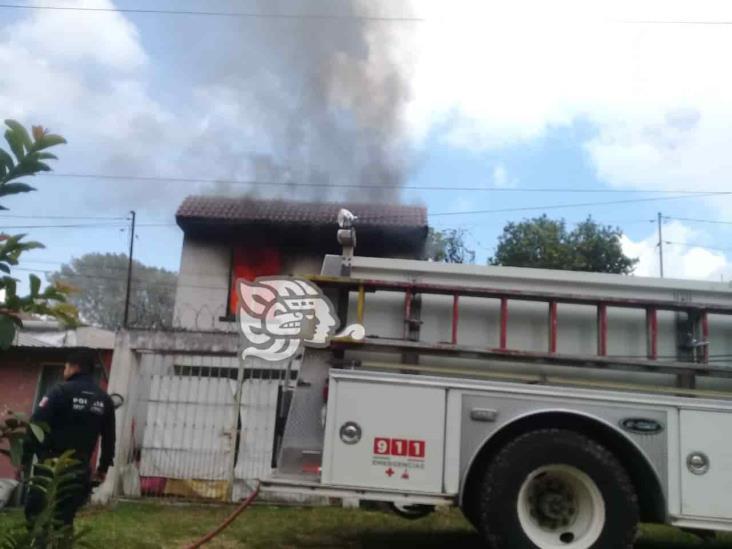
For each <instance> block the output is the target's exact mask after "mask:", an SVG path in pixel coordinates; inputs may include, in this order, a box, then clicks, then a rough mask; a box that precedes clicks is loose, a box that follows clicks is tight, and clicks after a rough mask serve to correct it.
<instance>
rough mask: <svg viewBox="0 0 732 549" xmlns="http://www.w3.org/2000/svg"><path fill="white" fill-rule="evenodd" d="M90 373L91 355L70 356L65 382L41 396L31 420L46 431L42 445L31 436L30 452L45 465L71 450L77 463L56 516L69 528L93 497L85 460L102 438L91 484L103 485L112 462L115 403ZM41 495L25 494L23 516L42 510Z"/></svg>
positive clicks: (66, 367)
mask: <svg viewBox="0 0 732 549" xmlns="http://www.w3.org/2000/svg"><path fill="white" fill-rule="evenodd" d="M93 371H94V355H93V354H92V353H91V352H87V351H78V352H74V353H72V354H71V355H70V356H69V357H68V359H67V361H66V364H65V366H64V372H63V377H64V383H60V384H59V385H56V386H55V387H54V388H53V389H51V391H50V392H49V393H48V394H47V395H46V396H44V397H43V399H42V400H41V402H40V403H39V404H38V408H37V409H36V411H35V412H34V414H33V416H32V418H31V421H33V422H37V423H45V424H46V425H47V426H48V428H49V431H48V432H47V433H46V436H45V437H44V440H43V442H41V443H39V442H38V441H37V440H36V439H35V437H33V436H31V437H30V438H29V440H28V444H29V448H28V450H30V453H35V454H36V455H37V456H38V459H39V461H43V460H44V459H48V458H54V457H58V456H60V455H61V454H63V453H64V452H66V451H68V450H73V451H74V453H73V455H72V458H74V459H76V460H78V461H79V462H80V464H79V465H78V466H77V467H76V468H75V469H74V473H75V476H76V479H75V481H76V489H75V490H74V492H73V494H72V495H71V496H70V497H69V498H67V499H64V500H62V501H60V502H58V507H57V518H58V519H60V520H61V521H63V523H64V524H69V525H71V524H73V521H74V516H75V515H76V512H77V511H78V510H79V508H80V507H81V506H82V505H83V504H84V503H85V502H86V500H87V499H88V497H89V495H90V493H91V487H92V479H91V474H90V468H89V467H90V464H89V462H90V460H91V456H92V453H93V452H94V448H95V447H96V444H97V439H98V438H99V436H100V435H101V437H102V444H101V455H100V458H99V467H98V468H97V470H96V474H95V479H94V480H96V481H98V482H102V481H104V478H105V477H106V474H107V469H108V468H109V466H110V465H112V464H113V459H114V443H115V438H114V437H115V432H114V429H115V428H114V405H113V403H112V399H111V398H110V397H109V395H108V394H107V393H105V392H104V391H103V390H102V389H101V388H100V387H99V386H98V385H97V384H96V383H95V382H94V379H93V378H92V373H93ZM41 474H42V473H41ZM44 497H45V495H44V493H43V492H42V491H40V490H37V489H33V488H31V489H30V490H29V492H28V498H27V500H26V506H25V513H26V517H27V518H32V517H34V516H36V515H37V514H38V513H40V512H41V511H42V510H43V509H44V507H45V500H44Z"/></svg>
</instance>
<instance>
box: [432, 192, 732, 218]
mask: <svg viewBox="0 0 732 549" xmlns="http://www.w3.org/2000/svg"><path fill="white" fill-rule="evenodd" d="M718 195H732V191H730V192H714V193H699V194H697V195H694V196H689V195H687V194H684V195H676V196H658V197H652V198H630V199H627V200H606V201H604V202H579V203H574V204H553V205H550V206H523V207H518V208H499V209H494V210H471V211H458V212H439V213H430V214H429V215H430V216H431V217H434V216H445V215H468V214H490V213H508V212H525V211H536V210H552V209H558V208H580V207H587V206H611V205H614V204H636V203H640V202H656V201H660V200H678V199H681V198H686V199H690V198H704V197H708V196H718Z"/></svg>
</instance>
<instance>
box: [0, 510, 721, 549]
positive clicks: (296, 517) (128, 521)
mask: <svg viewBox="0 0 732 549" xmlns="http://www.w3.org/2000/svg"><path fill="white" fill-rule="evenodd" d="M231 510H232V507H225V506H204V505H174V504H160V503H152V502H140V503H129V502H120V503H117V504H116V505H115V506H113V507H110V508H87V509H85V510H84V511H82V513H81V514H80V516H79V519H78V521H77V524H78V525H84V526H88V527H89V528H90V529H91V532H90V533H89V535H88V538H87V540H88V542H89V543H90V545H91V546H92V547H100V548H104V549H117V548H130V549H132V548H135V549H138V548H139V549H145V548H149V549H152V548H159V547H160V548H168V547H171V548H172V547H183V546H185V545H186V544H187V543H189V542H191V541H193V540H195V539H197V538H198V537H199V536H201V535H203V534H204V533H206V532H207V531H208V530H209V529H211V528H213V527H214V526H215V525H217V524H218V523H219V522H220V521H221V520H223V519H224V517H226V516H227V515H228V514H229V513H230V512H231ZM20 520H21V514H20V513H19V512H17V511H10V512H0V532H2V531H4V530H5V528H7V527H9V526H11V525H13V524H17V523H18V522H19V521H20ZM700 545H701V542H700V541H699V540H698V539H697V538H695V537H694V536H692V535H689V534H684V533H681V532H679V531H678V530H675V529H673V528H666V527H659V526H644V527H643V535H642V537H641V539H640V541H639V542H638V544H637V547H638V548H641V549H683V548H691V547H697V546H700ZM207 547H210V548H212V549H213V548H229V547H246V548H262V549H264V548H267V549H270V548H273V547H278V548H294V547H311V548H315V547H331V548H332V547H350V548H360V547H371V548H374V549H375V548H382V547H399V548H405V547H427V548H438V547H446V548H447V547H464V548H477V547H483V545H482V544H481V540H480V539H479V538H478V536H477V535H476V534H475V533H474V532H473V530H472V529H471V527H470V526H469V525H468V523H467V522H466V521H465V520H464V519H463V518H462V516H461V515H460V513H459V512H458V511H455V510H451V511H441V512H437V513H433V514H432V515H431V516H429V517H427V518H424V519H420V520H416V521H407V520H404V519H401V518H399V517H397V516H396V515H393V514H391V513H387V512H380V511H365V510H355V509H341V508H336V507H310V508H296V507H273V506H267V505H257V506H254V507H252V508H250V509H248V510H246V511H245V512H244V513H243V514H242V515H240V517H239V518H238V519H237V520H236V521H235V522H234V523H233V524H232V525H231V526H230V527H229V528H228V529H227V530H225V531H224V532H223V533H222V534H221V535H220V536H219V537H218V538H216V539H215V540H214V541H213V542H211V543H210V544H209V545H207ZM704 547H732V535H722V536H721V539H719V540H718V541H716V542H713V543H710V544H705V545H704Z"/></svg>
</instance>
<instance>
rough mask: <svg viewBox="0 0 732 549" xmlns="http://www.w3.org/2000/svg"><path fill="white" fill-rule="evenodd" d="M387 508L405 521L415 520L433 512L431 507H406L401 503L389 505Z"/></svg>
mask: <svg viewBox="0 0 732 549" xmlns="http://www.w3.org/2000/svg"><path fill="white" fill-rule="evenodd" d="M389 508H390V509H391V510H392V511H393V512H394V513H395V514H397V515H399V516H400V517H402V518H405V519H407V520H417V519H421V518H424V517H426V516H427V515H429V514H431V513H433V512H434V510H435V508H434V506H432V505H408V504H402V503H393V502H392V503H390V504H389Z"/></svg>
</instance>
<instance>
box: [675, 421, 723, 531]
mask: <svg viewBox="0 0 732 549" xmlns="http://www.w3.org/2000/svg"><path fill="white" fill-rule="evenodd" d="M680 428H681V495H682V500H681V501H682V506H681V507H682V513H683V514H684V515H687V516H696V517H706V518H711V519H729V518H730V517H732V496H731V494H732V446H730V435H731V434H732V414H730V413H729V412H726V413H725V412H711V411H698V410H682V411H681V418H680ZM693 457H696V458H697V459H698V460H699V461H698V462H696V463H690V461H691V459H692V458H693ZM705 462H706V463H705Z"/></svg>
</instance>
